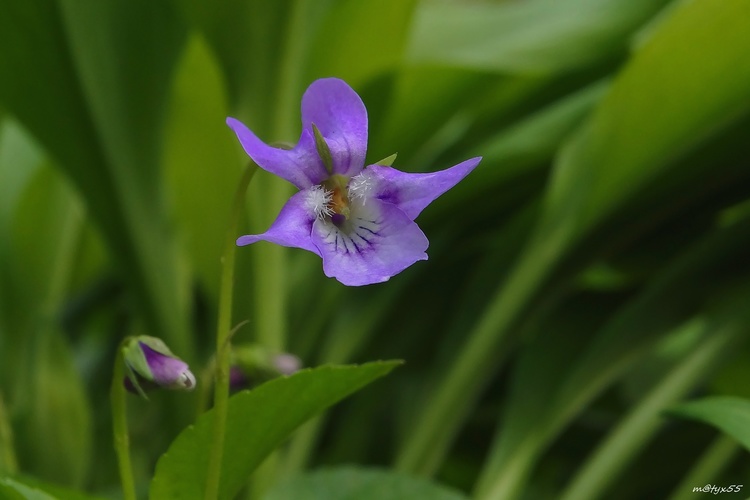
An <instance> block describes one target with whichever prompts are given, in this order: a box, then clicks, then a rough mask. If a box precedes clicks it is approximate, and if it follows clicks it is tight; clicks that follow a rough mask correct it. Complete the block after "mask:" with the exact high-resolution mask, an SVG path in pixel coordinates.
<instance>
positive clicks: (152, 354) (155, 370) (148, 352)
mask: <svg viewBox="0 0 750 500" xmlns="http://www.w3.org/2000/svg"><path fill="white" fill-rule="evenodd" d="M139 344H140V346H141V349H142V350H143V355H144V356H145V358H146V363H147V364H148V367H149V369H150V370H151V375H152V377H153V380H154V382H156V383H157V384H158V385H160V386H163V387H174V386H184V388H186V389H190V388H192V386H194V385H195V379H194V378H193V375H192V373H191V372H190V368H189V367H188V365H187V363H185V362H184V361H182V360H181V359H178V358H174V357H172V356H168V355H166V354H162V353H160V352H158V351H155V350H153V349H152V348H151V347H149V346H148V345H146V344H145V343H143V342H140V343H139ZM191 380H192V382H191ZM185 382H187V384H188V385H185Z"/></svg>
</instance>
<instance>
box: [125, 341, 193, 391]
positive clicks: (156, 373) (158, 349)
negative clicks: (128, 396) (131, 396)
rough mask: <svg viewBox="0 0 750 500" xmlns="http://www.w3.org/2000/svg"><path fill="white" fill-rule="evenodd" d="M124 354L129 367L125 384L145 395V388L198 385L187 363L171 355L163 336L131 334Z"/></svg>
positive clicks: (182, 388) (179, 387) (190, 388)
mask: <svg viewBox="0 0 750 500" xmlns="http://www.w3.org/2000/svg"><path fill="white" fill-rule="evenodd" d="M123 355H124V356H125V363H126V365H127V367H128V370H129V374H128V376H127V377H125V380H124V384H125V387H126V388H127V389H128V390H129V391H131V392H136V393H141V394H142V389H149V388H152V387H161V388H165V389H180V390H186V391H191V390H193V389H194V388H195V376H194V375H193V373H192V372H191V371H190V368H189V367H188V364H187V363H185V362H184V361H182V360H181V359H180V358H178V357H177V356H175V355H174V354H172V351H170V350H169V348H168V347H167V346H166V344H164V342H162V341H161V339H158V338H156V337H148V336H146V335H141V336H139V337H132V338H131V339H130V340H129V341H128V342H127V343H126V345H125V347H124V348H123ZM142 395H143V394H142Z"/></svg>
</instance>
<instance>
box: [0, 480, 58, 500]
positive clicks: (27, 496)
mask: <svg viewBox="0 0 750 500" xmlns="http://www.w3.org/2000/svg"><path fill="white" fill-rule="evenodd" d="M0 493H1V494H2V495H1V496H2V498H4V499H7V500H16V499H18V500H55V497H53V496H51V495H48V494H47V493H45V492H43V491H41V490H38V489H36V488H32V487H30V486H26V485H25V484H23V483H19V482H18V481H15V480H13V479H11V478H3V479H0Z"/></svg>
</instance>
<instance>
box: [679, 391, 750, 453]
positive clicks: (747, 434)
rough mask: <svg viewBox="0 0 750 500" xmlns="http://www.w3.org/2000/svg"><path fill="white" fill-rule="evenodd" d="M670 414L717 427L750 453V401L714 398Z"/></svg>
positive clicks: (682, 407)
mask: <svg viewBox="0 0 750 500" xmlns="http://www.w3.org/2000/svg"><path fill="white" fill-rule="evenodd" d="M669 414H670V415H674V416H677V417H682V418H687V419H691V420H698V421H700V422H705V423H707V424H709V425H711V426H713V427H716V428H718V429H720V430H722V431H724V432H725V433H727V434H729V435H730V436H732V437H733V438H734V439H736V440H737V441H739V442H740V443H741V444H742V446H744V447H745V449H747V450H748V451H750V401H748V400H747V399H742V398H737V397H732V396H712V397H707V398H703V399H699V400H696V401H689V402H687V403H682V404H680V405H677V406H675V407H673V408H671V409H670V410H669Z"/></svg>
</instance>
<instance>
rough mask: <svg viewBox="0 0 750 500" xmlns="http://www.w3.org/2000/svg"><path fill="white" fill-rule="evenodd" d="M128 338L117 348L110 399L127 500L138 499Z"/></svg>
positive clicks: (115, 440) (121, 479)
mask: <svg viewBox="0 0 750 500" xmlns="http://www.w3.org/2000/svg"><path fill="white" fill-rule="evenodd" d="M127 340H128V339H127V338H126V339H125V340H123V341H122V343H121V344H120V346H119V347H118V349H117V356H116V357H115V369H114V374H113V375H112V387H111V388H110V391H109V399H110V403H111V405H112V427H113V431H114V442H115V451H116V452H117V464H118V467H119V469H120V482H121V483H122V496H123V498H124V499H125V500H136V496H135V480H134V479H133V467H132V465H131V463H130V436H129V435H128V416H127V401H126V399H125V398H126V396H127V395H126V394H125V385H124V384H123V380H124V378H125V359H124V358H123V355H122V348H123V346H124V345H125V342H127Z"/></svg>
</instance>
